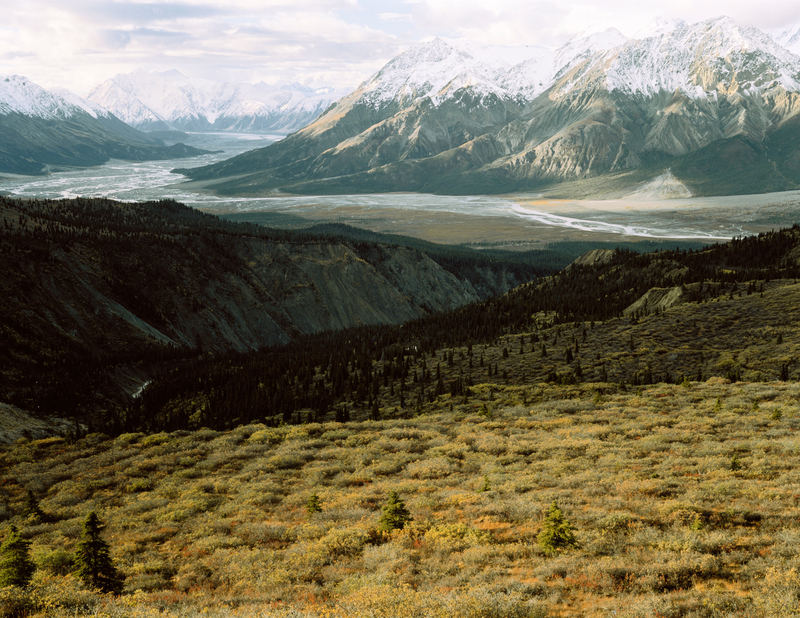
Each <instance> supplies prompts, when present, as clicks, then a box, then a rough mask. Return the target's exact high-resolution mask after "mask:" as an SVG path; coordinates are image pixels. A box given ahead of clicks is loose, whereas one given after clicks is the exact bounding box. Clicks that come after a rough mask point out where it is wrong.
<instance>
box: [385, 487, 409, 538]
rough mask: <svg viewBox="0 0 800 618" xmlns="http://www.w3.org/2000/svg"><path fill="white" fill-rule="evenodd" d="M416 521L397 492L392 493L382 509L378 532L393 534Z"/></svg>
mask: <svg viewBox="0 0 800 618" xmlns="http://www.w3.org/2000/svg"><path fill="white" fill-rule="evenodd" d="M410 521H414V518H413V517H411V513H410V512H409V510H408V509H407V508H406V505H405V502H403V501H402V500H401V499H400V497H399V496H398V495H397V492H396V491H390V492H389V497H388V499H387V500H386V504H384V505H383V506H382V507H381V518H380V521H379V522H378V530H380V531H381V532H391V531H392V530H402V529H403V528H404V527H405V525H406V524H407V523H408V522H410Z"/></svg>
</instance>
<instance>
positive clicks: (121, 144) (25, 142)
mask: <svg viewBox="0 0 800 618" xmlns="http://www.w3.org/2000/svg"><path fill="white" fill-rule="evenodd" d="M0 135H2V140H0V172H11V173H20V174H39V173H42V172H44V171H46V170H47V169H53V168H56V167H65V166H69V167H73V166H77V167H84V166H90V165H99V164H101V163H103V162H105V161H107V160H108V159H110V158H112V157H114V158H118V159H128V160H147V159H167V158H178V157H182V156H191V155H195V154H199V153H200V152H201V151H198V150H197V149H194V148H188V147H186V146H184V145H183V144H177V145H175V146H171V147H169V148H166V147H165V146H164V145H163V144H162V143H160V142H159V141H157V140H153V139H151V138H149V137H147V136H146V135H144V134H143V133H140V132H139V131H137V130H135V129H133V128H132V127H129V126H128V125H126V124H125V123H123V122H122V121H120V120H119V119H118V118H116V117H115V116H114V115H113V114H111V113H110V112H109V111H108V110H106V109H104V108H102V107H101V106H99V105H97V104H95V103H93V102H91V101H86V100H85V99H82V98H80V97H78V96H77V95H75V94H73V93H71V92H69V91H66V90H45V89H44V88H42V87H41V86H39V85H38V84H36V83H34V82H33V81H31V80H30V79H28V78H26V77H22V76H19V75H9V76H0Z"/></svg>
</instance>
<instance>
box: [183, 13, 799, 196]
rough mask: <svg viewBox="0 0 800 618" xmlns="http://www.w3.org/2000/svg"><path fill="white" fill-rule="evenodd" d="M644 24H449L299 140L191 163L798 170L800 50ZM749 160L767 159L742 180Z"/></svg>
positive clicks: (759, 184)
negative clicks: (451, 30)
mask: <svg viewBox="0 0 800 618" xmlns="http://www.w3.org/2000/svg"><path fill="white" fill-rule="evenodd" d="M638 36H639V37H640V38H632V39H628V38H626V37H625V36H623V35H622V34H621V33H620V32H618V31H616V30H613V29H611V30H607V31H605V32H601V33H595V34H592V35H590V36H585V37H582V38H579V39H576V40H573V41H570V42H569V43H568V44H567V45H565V46H563V47H562V48H561V49H558V50H556V51H555V52H551V51H549V50H546V49H541V48H522V49H518V50H511V49H503V48H486V47H480V46H477V45H472V44H466V43H463V42H452V41H445V40H442V39H436V40H434V41H431V42H428V43H424V44H421V45H418V46H416V47H413V48H411V49H409V50H408V51H406V52H405V53H403V54H401V55H400V56H398V57H396V58H395V59H393V60H392V61H390V62H389V63H388V64H387V65H386V66H385V67H383V68H382V69H381V70H380V71H379V72H378V73H376V74H375V75H374V76H372V77H371V78H370V79H368V80H367V81H365V82H364V83H363V84H361V85H360V86H359V87H358V88H357V89H356V90H355V91H354V92H352V93H350V94H349V95H347V96H346V97H344V98H342V99H341V100H339V101H338V102H337V103H336V104H335V105H333V106H331V107H330V108H329V109H328V111H327V112H326V113H324V114H323V115H322V116H320V117H319V118H318V119H317V120H316V121H314V122H313V123H312V124H310V125H309V126H307V127H305V128H303V129H302V130H300V131H298V132H297V133H295V134H293V135H291V136H289V137H288V138H287V139H285V140H282V141H280V142H278V143H275V144H273V145H271V146H269V147H267V148H264V149H260V150H255V151H250V152H248V153H245V154H243V155H240V156H239V157H235V158H233V159H230V160H228V161H223V162H221V163H218V164H216V165H213V166H209V167H205V168H198V169H194V170H178V171H181V172H182V173H185V174H186V175H188V176H189V177H190V178H193V179H218V180H219V182H218V183H217V184H216V185H214V187H215V188H216V190H218V191H220V192H222V193H235V194H257V193H261V192H264V191H269V190H273V189H281V190H284V191H290V192H307V193H315V192H343V191H347V192H352V191H398V190H414V191H434V192H443V193H462V192H465V193H469V192H497V191H507V190H511V189H521V188H535V187H538V186H542V185H546V184H552V183H557V182H561V181H564V180H573V179H581V178H587V177H590V176H594V175H598V174H605V173H609V172H627V171H631V170H638V169H643V170H645V171H647V170H650V172H648V173H651V174H652V175H656V174H660V173H663V170H664V168H665V167H672V168H673V172H674V173H675V174H676V176H678V177H679V179H681V180H684V179H685V180H686V181H688V182H689V184H690V188H693V189H694V190H695V191H699V192H706V193H709V192H710V193H731V192H758V191H763V190H780V189H788V188H794V187H796V186H798V184H800V165H798V163H797V161H800V150H798V149H797V148H796V147H794V146H793V144H794V143H796V140H795V139H794V137H795V136H796V135H800V131H798V126H797V125H796V123H794V122H792V119H793V118H794V117H795V115H796V114H797V112H798V111H800V98H799V97H800V58H798V56H796V55H794V54H793V53H791V52H790V51H788V50H787V49H785V48H784V47H781V46H780V45H779V44H777V43H776V42H775V41H774V40H773V39H772V38H770V37H769V36H767V35H766V34H764V33H762V32H760V31H759V30H756V29H754V28H746V27H741V26H739V25H737V24H736V23H734V22H733V21H732V20H730V19H729V18H726V17H720V18H717V19H711V20H707V21H703V22H699V23H696V24H692V25H687V24H686V23H685V22H682V21H673V22H657V23H654V24H651V25H650V26H649V27H648V28H647V29H645V30H644V31H643V32H641V33H639V34H638ZM776 135H777V137H776V138H775V136H776ZM773 138H775V139H773ZM723 144H727V145H723ZM778 146H779V147H778ZM709 148H711V151H707V150H706V149H709ZM712 153H713V154H712ZM695 157H699V158H700V159H702V161H705V163H704V165H705V168H704V170H705V171H704V172H703V173H702V174H699V173H698V172H697V170H696V167H697V166H696V165H694V163H695V162H696V160H695ZM711 158H715V160H716V161H717V164H716V165H707V164H706V163H708V161H709V160H710V159H711ZM744 169H747V170H752V169H757V170H758V173H757V174H755V175H754V174H750V175H749V176H747V177H746V182H745V180H744V179H745V175H743V174H741V173H740V171H741V170H744ZM684 172H685V174H684ZM681 174H684V176H685V178H682V177H681ZM232 176H238V178H236V179H235V180H234V179H231V178H230V177H232Z"/></svg>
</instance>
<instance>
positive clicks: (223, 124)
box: [88, 69, 346, 133]
mask: <svg viewBox="0 0 800 618" xmlns="http://www.w3.org/2000/svg"><path fill="white" fill-rule="evenodd" d="M344 94H346V91H342V90H335V89H333V88H316V89H313V88H309V87H307V86H303V85H301V84H284V85H280V86H271V85H269V84H266V83H264V82H259V83H257V84H245V83H220V82H214V81H210V80H204V79H194V80H190V79H189V78H187V77H186V76H185V75H183V74H181V73H179V72H178V71H166V72H162V73H148V72H147V71H143V70H141V69H140V70H137V71H134V72H132V73H123V74H120V75H116V76H115V77H112V78H111V79H108V80H106V81H104V82H103V83H102V84H100V85H98V86H97V87H95V88H94V89H93V90H92V91H91V92H90V93H89V97H88V98H89V100H90V101H92V102H94V103H96V104H98V105H100V106H102V107H103V108H105V109H107V110H109V111H111V112H112V113H113V114H114V115H116V116H117V117H118V118H121V119H122V120H124V121H125V122H126V123H128V124H129V125H131V126H133V127H136V128H137V129H140V130H142V131H156V130H158V131H163V130H175V129H177V130H179V131H240V132H270V131H274V132H279V133H288V132H291V131H296V130H298V129H300V128H302V127H304V126H305V125H307V124H308V123H309V122H311V121H312V120H314V118H316V117H317V116H319V115H320V114H321V113H322V112H323V111H325V109H326V108H327V107H328V106H329V105H330V104H331V103H333V102H334V101H335V100H336V99H338V98H340V97H341V96H343V95H344Z"/></svg>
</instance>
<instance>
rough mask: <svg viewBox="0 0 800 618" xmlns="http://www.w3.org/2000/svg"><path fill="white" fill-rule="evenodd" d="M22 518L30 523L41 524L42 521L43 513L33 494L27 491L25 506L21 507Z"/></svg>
mask: <svg viewBox="0 0 800 618" xmlns="http://www.w3.org/2000/svg"><path fill="white" fill-rule="evenodd" d="M22 516H23V517H25V518H26V519H27V520H28V521H29V522H31V523H37V524H39V523H41V522H42V521H44V511H42V507H40V506H39V501H38V500H37V499H36V496H35V495H34V493H33V492H32V491H31V490H30V489H29V490H28V494H27V495H26V496H25V506H24V507H22Z"/></svg>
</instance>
